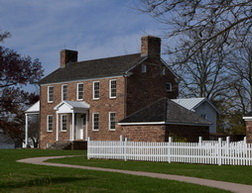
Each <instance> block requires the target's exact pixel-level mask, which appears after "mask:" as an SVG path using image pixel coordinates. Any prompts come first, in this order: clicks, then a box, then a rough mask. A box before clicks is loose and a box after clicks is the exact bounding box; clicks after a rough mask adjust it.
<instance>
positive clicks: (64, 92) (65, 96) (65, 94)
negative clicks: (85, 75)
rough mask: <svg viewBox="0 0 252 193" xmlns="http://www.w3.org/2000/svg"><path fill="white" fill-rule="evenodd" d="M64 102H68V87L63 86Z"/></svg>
mask: <svg viewBox="0 0 252 193" xmlns="http://www.w3.org/2000/svg"><path fill="white" fill-rule="evenodd" d="M62 100H63V101H64V100H67V85H63V86H62Z"/></svg>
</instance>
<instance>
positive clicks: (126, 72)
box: [125, 56, 148, 74]
mask: <svg viewBox="0 0 252 193" xmlns="http://www.w3.org/2000/svg"><path fill="white" fill-rule="evenodd" d="M146 59H148V56H145V57H144V58H143V59H142V60H140V61H139V62H138V63H136V64H135V65H134V66H132V67H131V68H129V69H128V70H126V71H125V74H128V72H129V71H131V70H132V69H134V68H135V67H136V66H137V65H138V64H141V63H142V62H144V61H145V60H146Z"/></svg>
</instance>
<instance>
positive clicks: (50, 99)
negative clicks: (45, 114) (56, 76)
mask: <svg viewBox="0 0 252 193" xmlns="http://www.w3.org/2000/svg"><path fill="white" fill-rule="evenodd" d="M47 102H49V103H50V102H53V86H48V87H47Z"/></svg>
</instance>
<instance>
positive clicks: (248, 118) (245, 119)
mask: <svg viewBox="0 0 252 193" xmlns="http://www.w3.org/2000/svg"><path fill="white" fill-rule="evenodd" d="M242 119H244V121H252V117H242Z"/></svg>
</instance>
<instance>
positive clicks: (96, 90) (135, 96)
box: [39, 36, 207, 148]
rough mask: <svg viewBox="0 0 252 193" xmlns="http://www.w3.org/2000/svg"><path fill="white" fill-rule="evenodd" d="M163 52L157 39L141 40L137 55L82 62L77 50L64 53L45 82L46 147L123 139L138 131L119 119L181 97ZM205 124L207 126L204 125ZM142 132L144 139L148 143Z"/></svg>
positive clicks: (42, 129) (42, 106) (43, 131)
mask: <svg viewBox="0 0 252 193" xmlns="http://www.w3.org/2000/svg"><path fill="white" fill-rule="evenodd" d="M160 51H161V39H160V38H158V37H153V36H144V37H142V38H141V52H140V53H137V54H130V55H123V56H117V57H109V58H102V59H96V60H88V61H78V52H77V51H73V50H62V51H61V52H60V66H59V68H58V69H57V70H55V71H54V72H52V73H51V74H49V75H48V76H46V77H45V78H43V79H42V80H41V81H40V107H39V114H40V148H47V147H48V146H49V145H50V144H52V143H54V142H56V141H76V140H83V141H85V140H87V137H90V138H91V139H92V140H118V139H119V137H120V135H125V136H127V135H128V133H127V132H133V131H131V129H130V127H129V126H126V125H125V124H126V123H124V124H123V123H122V124H118V122H119V121H121V120H123V119H125V118H126V117H128V116H130V115H132V114H134V113H135V112H138V111H141V110H142V109H144V108H145V107H146V106H148V105H150V104H153V103H155V102H156V101H158V100H160V99H161V98H167V99H168V100H169V99H175V98H177V96H178V81H179V77H178V76H177V75H176V73H174V72H173V71H172V70H171V69H170V68H169V66H168V65H167V64H166V63H165V61H164V60H162V58H161V57H160ZM182 124H183V125H186V124H184V123H182ZM177 125H179V124H177ZM202 125H203V126H204V127H205V126H206V125H207V124H206V123H205V122H204V123H202V124H201V123H199V125H198V126H202ZM131 126H132V125H131ZM159 126H160V125H159ZM191 126H192V125H189V127H191ZM193 126H195V124H193ZM179 127H180V126H178V127H177V128H179ZM148 128H149V129H148V130H151V127H150V125H149V127H148ZM165 128H166V126H165V127H163V129H165ZM173 128H175V125H174V123H173ZM127 130H128V131H127ZM203 130H204V131H203V134H204V133H205V129H203ZM146 131H147V130H146ZM134 132H135V131H134ZM139 132H140V133H136V132H135V134H136V135H142V137H141V139H140V138H139V140H144V141H146V140H148V139H147V138H145V137H144V136H145V135H146V134H144V135H143V134H142V132H141V130H139ZM162 132H163V131H162ZM161 135H163V134H161ZM166 135H167V133H166ZM197 135H198V133H197ZM131 136H132V135H131ZM165 137H166V136H164V137H163V138H162V140H163V141H164V140H165ZM132 140H138V139H136V138H132ZM153 140H154V141H155V140H156V141H160V139H152V141H153Z"/></svg>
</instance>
